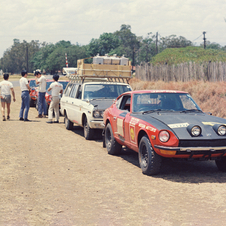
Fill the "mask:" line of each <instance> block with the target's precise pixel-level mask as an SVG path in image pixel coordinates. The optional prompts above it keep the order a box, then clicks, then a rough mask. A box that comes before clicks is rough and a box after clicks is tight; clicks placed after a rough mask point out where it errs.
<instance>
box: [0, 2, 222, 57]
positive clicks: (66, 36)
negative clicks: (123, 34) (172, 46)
mask: <svg viewBox="0 0 226 226" xmlns="http://www.w3.org/2000/svg"><path fill="white" fill-rule="evenodd" d="M0 6H1V7H0V9H1V11H0V22H1V23H0V57H1V56H2V55H3V52H4V51H5V50H6V49H7V48H9V47H10V46H11V45H12V43H13V39H14V38H18V39H20V41H23V40H26V41H28V42H29V41H31V40H39V41H40V42H42V41H46V42H52V43H55V42H57V41H60V40H66V41H68V40H69V41H71V42H72V43H74V44H75V43H77V42H78V43H80V44H88V43H89V42H90V40H91V39H92V38H98V37H99V36H100V35H101V34H102V33H104V32H114V31H116V30H119V29H120V26H121V25H122V24H128V25H131V28H132V32H133V33H135V34H136V35H137V36H146V35H147V33H149V32H152V33H153V34H155V33H156V32H159V34H160V35H161V36H162V37H164V36H168V35H171V34H175V35H178V36H184V37H185V38H187V39H189V40H191V41H193V40H195V39H196V38H197V37H199V36H200V35H201V37H200V38H199V39H198V40H196V42H197V43H199V42H202V38H203V37H202V32H203V31H206V32H207V33H206V38H207V40H209V41H211V42H217V43H219V44H221V45H226V37H225V33H224V32H223V31H224V30H225V28H226V23H225V21H224V18H225V17H226V13H225V11H226V10H225V9H226V2H225V0H216V1H212V0H211V1H210V0H199V1H197V0H172V1H169V0H168V1H166V0H159V1H156V0H130V1H129V0H115V1H110V0H92V1H91V0H83V1H81V0H77V1H75V0H64V1H63V0H39V1H34V0H18V1H15V0H7V1H6V0H0Z"/></svg>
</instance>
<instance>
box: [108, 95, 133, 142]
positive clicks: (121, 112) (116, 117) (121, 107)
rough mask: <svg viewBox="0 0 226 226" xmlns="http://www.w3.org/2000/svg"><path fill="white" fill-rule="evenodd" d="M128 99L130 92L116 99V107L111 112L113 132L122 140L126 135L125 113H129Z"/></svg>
mask: <svg viewBox="0 0 226 226" xmlns="http://www.w3.org/2000/svg"><path fill="white" fill-rule="evenodd" d="M130 99H131V95H130V94H127V95H123V96H122V97H121V98H119V99H118V100H117V102H116V105H115V108H116V109H115V111H114V112H112V117H113V130H114V133H115V135H116V137H118V138H119V139H120V140H121V141H123V142H124V141H125V139H126V137H127V135H126V134H125V119H126V117H127V115H130Z"/></svg>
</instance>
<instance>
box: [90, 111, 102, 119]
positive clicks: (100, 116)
mask: <svg viewBox="0 0 226 226" xmlns="http://www.w3.org/2000/svg"><path fill="white" fill-rule="evenodd" d="M103 114H104V111H98V110H95V111H93V117H94V118H103Z"/></svg>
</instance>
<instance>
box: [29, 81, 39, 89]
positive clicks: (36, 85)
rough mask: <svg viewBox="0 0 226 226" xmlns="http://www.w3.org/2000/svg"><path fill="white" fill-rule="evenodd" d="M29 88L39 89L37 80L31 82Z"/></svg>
mask: <svg viewBox="0 0 226 226" xmlns="http://www.w3.org/2000/svg"><path fill="white" fill-rule="evenodd" d="M29 86H30V87H38V84H36V82H35V80H30V81H29Z"/></svg>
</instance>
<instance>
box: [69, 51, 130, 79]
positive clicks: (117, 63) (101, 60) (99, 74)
mask: <svg viewBox="0 0 226 226" xmlns="http://www.w3.org/2000/svg"><path fill="white" fill-rule="evenodd" d="M84 60H85V59H79V60H77V74H74V75H70V76H68V77H69V79H70V80H73V81H81V82H84V80H85V79H94V78H96V79H101V78H103V79H107V81H108V82H123V83H125V82H126V83H129V80H130V79H131V78H132V76H131V61H129V60H128V58H125V57H124V56H123V57H117V56H116V55H114V56H107V55H105V56H99V55H97V56H96V57H93V63H92V64H88V63H84ZM105 81H106V80H105Z"/></svg>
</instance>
